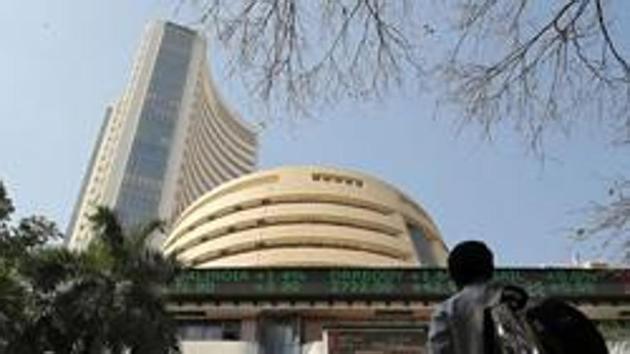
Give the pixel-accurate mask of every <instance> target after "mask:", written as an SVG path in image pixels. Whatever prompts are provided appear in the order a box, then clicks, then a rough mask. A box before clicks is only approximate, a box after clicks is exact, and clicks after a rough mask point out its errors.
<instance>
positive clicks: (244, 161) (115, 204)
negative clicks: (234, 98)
mask: <svg viewBox="0 0 630 354" xmlns="http://www.w3.org/2000/svg"><path fill="white" fill-rule="evenodd" d="M206 52H207V47H206V41H205V39H204V37H203V36H202V35H201V34H200V33H198V32H196V31H193V30H191V29H188V28H185V27H182V26H179V25H176V24H173V23H170V22H154V23H152V24H151V25H149V26H148V27H147V30H146V32H145V34H144V38H143V40H142V43H141V45H140V49H139V51H138V54H137V57H136V60H135V61H134V65H133V70H132V75H131V79H130V82H129V84H128V86H127V88H126V90H125V92H124V94H123V95H122V97H121V98H120V99H119V100H118V101H117V102H115V103H114V104H113V105H112V106H111V107H110V108H108V110H107V115H106V118H105V121H104V124H103V128H102V129H101V133H100V134H99V139H98V141H97V144H96V146H95V150H94V152H93V156H92V158H91V161H90V165H89V166H88V170H87V173H86V175H85V179H84V182H83V185H82V187H81V195H80V197H79V199H78V201H77V204H76V206H75V211H74V213H73V216H72V219H71V222H70V224H69V229H68V240H67V241H68V245H69V246H70V247H71V248H81V247H83V246H85V245H86V244H87V242H88V241H89V240H90V237H91V229H90V222H89V220H88V217H89V216H90V215H91V214H92V213H93V212H94V210H95V207H96V206H98V205H104V206H109V207H111V208H113V209H114V210H115V211H116V213H117V214H118V216H119V218H120V220H121V222H122V223H123V225H124V226H126V227H129V228H131V227H133V226H135V225H139V224H141V223H144V222H147V221H149V220H153V219H160V220H164V221H166V222H167V225H168V224H169V223H170V222H171V221H172V220H173V219H174V218H175V216H176V215H178V214H180V213H181V212H182V211H183V210H184V209H185V208H186V207H187V206H188V205H190V204H191V203H192V202H193V201H194V200H196V199H197V198H198V197H200V196H201V195H203V194H204V193H206V192H208V191H210V190H212V189H213V188H215V187H216V186H218V185H219V184H221V183H223V182H226V181H229V180H231V179H233V178H235V177H238V176H241V175H243V174H246V173H249V172H252V171H253V170H254V168H255V165H256V157H257V156H256V151H257V137H256V134H255V132H254V130H253V129H252V127H250V126H249V125H248V124H247V123H245V122H244V121H242V120H241V119H239V118H238V117H237V116H236V115H235V114H234V113H232V112H230V111H229V110H228V108H227V107H226V105H225V103H224V102H223V99H222V98H221V96H220V94H219V92H218V91H217V89H216V87H215V84H214V82H213V80H212V77H211V75H210V72H209V69H208V62H207V59H206ZM159 241H160V240H156V241H155V242H158V243H159Z"/></svg>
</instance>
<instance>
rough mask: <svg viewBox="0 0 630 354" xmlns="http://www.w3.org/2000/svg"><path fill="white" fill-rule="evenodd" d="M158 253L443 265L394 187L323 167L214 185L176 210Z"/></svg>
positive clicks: (231, 261) (259, 261)
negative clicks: (215, 186) (181, 211)
mask: <svg viewBox="0 0 630 354" xmlns="http://www.w3.org/2000/svg"><path fill="white" fill-rule="evenodd" d="M164 251H165V253H166V254H167V255H172V254H174V255H176V256H177V258H178V259H179V260H180V261H182V262H183V263H184V264H186V265H188V266H191V267H196V268H208V267H249V266H255V267H258V266H265V267H266V266H274V267H276V266H373V267H382V266H385V267H388V266H392V267H405V266H443V265H445V262H446V255H447V251H446V247H445V246H444V243H443V241H442V238H441V237H440V234H439V232H438V230H437V227H436V226H435V224H434V223H433V221H432V220H431V218H430V217H429V215H428V214H427V213H426V212H425V211H424V210H423V209H422V207H420V206H419V205H418V204H417V203H415V202H413V201H411V200H410V199H409V198H408V197H406V196H405V195H404V194H403V193H401V192H400V191H398V190H397V189H396V188H394V187H393V186H391V185H388V184H386V183H384V182H382V181H380V180H378V179H376V178H373V177H370V176H367V175H364V174H361V173H356V172H350V171H346V170H341V169H333V168H322V167H284V168H278V169H272V170H268V171H263V172H257V173H253V174H250V175H247V176H244V177H241V178H238V179H236V180H233V181H230V182H228V183H225V184H223V185H221V186H220V187H218V188H215V189H214V190H212V191H210V192H208V193H206V194H205V195H203V196H202V197H201V198H199V199H198V200H197V201H195V202H194V203H193V204H192V205H190V206H189V207H188V208H187V209H186V210H185V211H184V212H183V213H182V214H181V216H180V217H179V219H178V220H177V221H176V222H175V224H174V225H173V229H172V232H171V233H170V235H169V237H168V238H167V239H166V241H165V243H164Z"/></svg>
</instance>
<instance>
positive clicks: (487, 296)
mask: <svg viewBox="0 0 630 354" xmlns="http://www.w3.org/2000/svg"><path fill="white" fill-rule="evenodd" d="M501 288H502V285H501V284H499V283H496V282H486V283H479V284H472V285H469V286H466V287H464V288H463V289H461V290H460V291H458V292H457V293H455V294H453V295H452V296H451V297H449V298H448V299H446V300H445V301H443V302H442V303H441V304H440V305H439V308H441V309H443V310H445V311H448V312H452V311H453V310H454V309H455V308H457V307H460V305H462V304H469V303H474V304H478V305H489V304H490V303H491V302H492V301H494V299H495V298H496V297H497V294H498V293H499V292H500V290H501Z"/></svg>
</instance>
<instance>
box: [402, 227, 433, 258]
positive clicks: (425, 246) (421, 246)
mask: <svg viewBox="0 0 630 354" xmlns="http://www.w3.org/2000/svg"><path fill="white" fill-rule="evenodd" d="M407 229H408V230H409V235H410V237H411V241H412V242H413V245H414V248H415V249H416V255H417V256H418V259H419V260H420V263H421V264H422V265H425V266H432V265H436V264H438V262H437V258H436V255H435V253H434V252H433V244H432V242H431V241H430V240H429V239H428V238H427V236H426V235H425V233H424V230H423V229H422V228H421V227H419V226H417V225H415V224H407Z"/></svg>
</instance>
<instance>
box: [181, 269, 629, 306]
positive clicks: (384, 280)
mask: <svg viewBox="0 0 630 354" xmlns="http://www.w3.org/2000/svg"><path fill="white" fill-rule="evenodd" d="M495 278H496V279H497V280H499V281H502V282H506V283H512V284H517V285H520V286H523V287H525V288H526V289H527V290H528V291H529V293H530V294H531V295H532V296H548V295H552V296H558V297H564V298H592V299H597V298H601V299H630V269H615V270H592V269H556V268H551V269H516V268H515V269H500V270H498V271H497V272H496V275H495ZM454 291H455V288H454V285H453V284H452V282H451V281H450V279H449V277H448V273H447V272H446V271H445V270H443V269H409V268H408V269H387V268H364V269H363V268H362V269H357V268H270V269H259V268H230V269H204V270H186V271H183V272H182V273H181V274H180V275H179V276H178V277H177V278H176V280H175V282H174V284H173V285H172V286H171V288H170V289H169V294H170V296H171V297H173V298H195V297H198V298H213V299H315V300H316V299H323V300H324V299H384V300H388V299H391V300H395V299H404V300H414V299H418V300H434V299H436V300H437V299H442V298H444V297H447V296H449V295H451V294H452V293H453V292H454Z"/></svg>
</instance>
